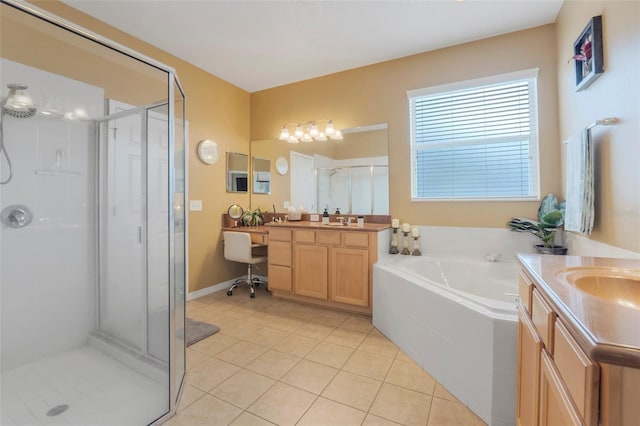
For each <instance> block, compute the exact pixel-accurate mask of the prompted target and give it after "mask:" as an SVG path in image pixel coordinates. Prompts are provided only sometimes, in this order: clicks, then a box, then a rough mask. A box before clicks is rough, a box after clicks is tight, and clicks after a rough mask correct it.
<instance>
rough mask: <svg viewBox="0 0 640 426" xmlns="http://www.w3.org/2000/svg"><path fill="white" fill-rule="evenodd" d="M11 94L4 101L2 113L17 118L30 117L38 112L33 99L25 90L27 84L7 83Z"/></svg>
mask: <svg viewBox="0 0 640 426" xmlns="http://www.w3.org/2000/svg"><path fill="white" fill-rule="evenodd" d="M7 88H9V94H8V95H7V97H6V98H5V99H4V100H3V101H2V113H3V114H7V115H8V116H10V117H15V118H29V117H33V116H34V115H35V114H36V107H35V106H34V105H33V100H32V99H31V97H30V96H29V95H28V94H27V93H26V92H25V91H26V90H27V86H26V85H25V84H7Z"/></svg>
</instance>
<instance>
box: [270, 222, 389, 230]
mask: <svg viewBox="0 0 640 426" xmlns="http://www.w3.org/2000/svg"><path fill="white" fill-rule="evenodd" d="M331 223H332V225H323V224H322V222H308V221H302V220H301V221H287V222H279V223H278V222H269V223H265V224H264V226H266V227H277V228H304V229H327V230H329V229H330V230H334V231H360V232H378V231H382V230H384V229H388V228H391V224H390V223H366V222H365V224H364V226H362V227H360V226H357V225H356V224H355V223H354V224H353V225H350V226H348V225H340V224H339V222H331Z"/></svg>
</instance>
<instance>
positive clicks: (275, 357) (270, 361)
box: [245, 350, 300, 380]
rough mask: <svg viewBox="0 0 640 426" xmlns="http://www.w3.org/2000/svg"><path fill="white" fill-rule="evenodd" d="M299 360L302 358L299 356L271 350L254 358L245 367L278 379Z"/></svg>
mask: <svg viewBox="0 0 640 426" xmlns="http://www.w3.org/2000/svg"><path fill="white" fill-rule="evenodd" d="M299 361H300V358H298V357H297V356H293V355H290V354H286V353H284V352H278V351H274V350H269V351H267V352H265V353H263V354H262V355H260V356H259V357H258V358H256V359H255V360H253V361H252V362H251V363H249V364H248V365H247V366H246V367H245V368H246V369H248V370H251V371H254V372H256V373H258V374H262V375H263V376H267V377H271V378H272V379H275V380H278V379H280V378H281V377H282V376H284V375H285V374H287V372H289V370H291V369H292V368H293V367H294V366H295V365H296V364H297V363H298V362H299Z"/></svg>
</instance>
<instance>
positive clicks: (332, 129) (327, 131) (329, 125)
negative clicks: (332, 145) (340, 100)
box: [324, 120, 336, 136]
mask: <svg viewBox="0 0 640 426" xmlns="http://www.w3.org/2000/svg"><path fill="white" fill-rule="evenodd" d="M335 131H336V129H335V127H333V121H331V120H329V122H328V123H327V127H326V128H325V129H324V133H325V135H327V136H331V135H333V134H334V133H335Z"/></svg>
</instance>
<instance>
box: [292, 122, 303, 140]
mask: <svg viewBox="0 0 640 426" xmlns="http://www.w3.org/2000/svg"><path fill="white" fill-rule="evenodd" d="M293 135H294V136H295V137H296V138H301V137H302V135H304V131H303V130H302V126H301V125H300V124H298V125H296V131H295V132H293Z"/></svg>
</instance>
